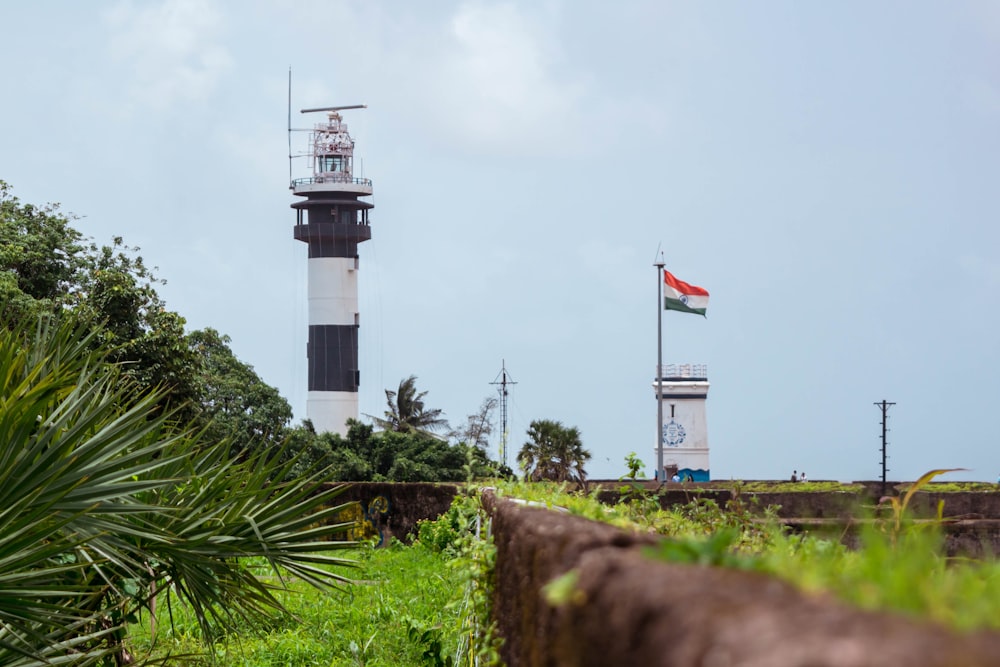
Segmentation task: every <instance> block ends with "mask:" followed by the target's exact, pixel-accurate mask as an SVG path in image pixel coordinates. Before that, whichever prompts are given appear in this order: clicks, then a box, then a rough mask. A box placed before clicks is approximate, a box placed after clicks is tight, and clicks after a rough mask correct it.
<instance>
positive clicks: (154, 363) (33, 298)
mask: <svg viewBox="0 0 1000 667" xmlns="http://www.w3.org/2000/svg"><path fill="white" fill-rule="evenodd" d="M71 219H72V218H71V216H66V215H63V214H62V213H60V212H59V207H58V205H48V206H45V207H36V206H32V205H31V204H23V203H21V202H20V201H19V200H18V199H17V198H16V197H14V196H13V195H12V194H11V190H10V186H9V185H7V184H6V183H4V182H3V181H0V317H3V318H4V320H3V321H4V322H6V323H8V324H10V323H18V322H25V321H32V322H33V321H35V319H36V318H37V317H38V316H39V315H41V314H43V313H44V314H49V315H53V316H58V317H71V318H75V319H77V320H79V321H81V322H83V323H84V324H85V325H86V326H87V327H88V328H89V329H91V330H93V331H96V332H97V335H96V336H95V337H94V338H92V339H91V340H92V344H93V345H94V346H95V349H97V348H100V349H102V350H104V352H105V354H107V355H108V356H109V360H110V361H112V362H115V363H118V364H120V365H121V367H120V371H119V372H120V373H122V374H123V376H125V377H127V378H128V379H129V380H131V381H134V382H135V383H136V385H137V387H138V389H137V391H136V394H142V393H145V392H149V391H152V390H153V389H154V388H157V389H159V391H157V396H158V401H159V407H160V409H161V410H162V411H163V412H164V413H167V412H170V413H172V414H173V415H174V420H175V421H176V422H178V423H182V424H188V423H192V422H193V421H194V420H196V419H200V420H202V423H208V422H210V421H212V420H214V422H212V425H211V426H210V427H209V429H210V431H211V434H212V436H213V437H216V438H222V437H232V438H234V439H235V442H234V447H235V448H236V449H238V450H241V451H242V450H244V449H247V448H248V447H253V446H255V445H254V444H253V443H254V442H258V443H260V442H263V443H266V444H267V445H268V446H277V445H278V444H279V442H280V440H281V438H282V437H283V435H284V433H283V431H284V428H285V427H286V425H287V423H288V421H289V420H290V419H291V408H290V407H289V406H288V403H287V402H286V401H285V400H284V399H283V398H281V396H280V395H279V394H278V392H277V390H276V389H274V388H273V387H270V386H268V385H267V384H265V383H264V382H262V381H261V379H260V378H259V377H258V376H257V374H256V373H254V372H253V368H252V367H250V366H248V365H247V364H244V363H242V362H241V361H239V360H238V359H237V358H236V357H235V355H233V354H232V351H231V350H230V349H229V347H228V343H229V339H228V338H227V337H226V336H223V335H221V334H219V333H218V332H216V331H214V330H212V329H207V330H205V331H204V332H194V333H192V334H190V335H187V334H185V329H184V326H185V321H184V318H183V317H181V316H180V315H179V314H177V313H176V312H173V311H171V310H168V309H167V307H166V304H165V303H164V301H163V300H162V299H161V298H160V296H159V294H158V293H157V291H156V287H157V286H158V285H161V284H163V283H164V281H163V280H160V279H159V278H157V277H156V276H155V275H154V273H153V270H152V269H150V268H149V267H147V266H146V264H145V262H144V261H143V258H142V256H141V255H140V254H139V249H138V248H134V247H129V246H128V245H126V244H125V242H124V240H123V239H122V238H121V237H115V238H113V239H112V241H111V244H110V245H103V246H97V245H96V244H94V243H93V242H90V241H89V240H88V239H85V238H84V237H83V236H82V235H81V234H80V232H78V231H77V230H75V229H73V227H72V226H71V224H70V223H71Z"/></svg>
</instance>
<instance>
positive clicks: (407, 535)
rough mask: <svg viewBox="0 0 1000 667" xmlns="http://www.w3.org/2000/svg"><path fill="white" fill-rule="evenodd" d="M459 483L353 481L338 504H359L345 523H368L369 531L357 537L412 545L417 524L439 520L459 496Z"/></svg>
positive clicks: (338, 500) (346, 517)
mask: <svg viewBox="0 0 1000 667" xmlns="http://www.w3.org/2000/svg"><path fill="white" fill-rule="evenodd" d="M458 489H459V487H458V486H457V485H455V484H423V483H415V484H405V483H402V482H350V483H349V485H348V487H347V489H346V490H345V491H344V493H343V494H342V495H341V496H340V497H339V498H338V499H337V502H356V503H357V504H358V506H357V510H358V511H357V512H354V513H351V516H345V517H343V519H344V520H350V519H358V520H360V521H362V523H363V522H365V521H367V522H368V524H369V526H368V527H367V530H368V532H367V533H365V534H361V535H356V536H354V537H373V536H377V537H379V541H380V542H388V540H389V538H391V537H395V538H396V539H398V540H400V541H404V542H409V541H411V540H412V538H413V537H414V536H415V533H416V528H417V522H418V521H420V520H421V519H436V518H437V517H438V516H440V515H441V514H443V513H444V512H446V511H447V510H448V508H449V507H451V501H452V500H453V499H454V498H455V494H456V493H458Z"/></svg>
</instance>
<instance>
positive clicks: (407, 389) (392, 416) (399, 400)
mask: <svg viewBox="0 0 1000 667" xmlns="http://www.w3.org/2000/svg"><path fill="white" fill-rule="evenodd" d="M426 395H427V392H426V391H422V392H419V393H417V376H416V375H411V376H410V377H408V378H406V379H404V380H400V382H399V389H398V390H396V391H392V390H391V389H386V390H385V401H386V403H387V405H388V407H389V409H388V410H386V411H385V412H384V413H383V414H384V415H385V417H384V418H382V417H372V416H371V415H368V417H369V418H371V420H372V421H374V422H375V424H376V425H378V426H380V427H382V429H384V430H386V431H397V432H399V433H420V434H423V435H428V436H431V437H435V436H434V434H433V431H436V430H437V429H440V428H446V427H447V426H448V420H446V419H445V418H444V417H443V416H442V412H441V410H438V409H437V408H435V409H433V410H428V409H427V408H426V407H425V406H424V396H426Z"/></svg>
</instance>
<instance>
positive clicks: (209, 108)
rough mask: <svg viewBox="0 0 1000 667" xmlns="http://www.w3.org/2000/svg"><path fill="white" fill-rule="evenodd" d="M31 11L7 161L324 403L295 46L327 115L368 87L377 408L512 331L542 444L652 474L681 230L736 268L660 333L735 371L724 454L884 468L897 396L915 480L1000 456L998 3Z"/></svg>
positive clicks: (274, 374)
mask: <svg viewBox="0 0 1000 667" xmlns="http://www.w3.org/2000/svg"><path fill="white" fill-rule="evenodd" d="M0 26H2V32H3V38H2V39H0V60H2V62H3V63H5V65H4V93H3V98H2V104H0V179H3V180H6V181H8V182H9V183H10V184H11V186H12V187H13V192H14V194H15V195H16V196H18V197H19V198H20V199H21V200H22V201H25V202H30V203H35V204H41V203H45V202H60V203H61V204H62V206H63V209H64V210H66V211H69V212H73V213H75V214H77V215H79V216H81V217H80V219H79V220H78V221H77V227H78V229H80V230H81V231H82V232H83V233H84V234H86V235H88V236H91V237H93V238H94V239H95V240H96V241H98V242H109V241H110V240H111V238H112V237H113V236H115V235H121V236H123V237H124V238H125V241H126V242H127V243H129V244H131V245H136V246H139V247H140V248H141V249H142V250H141V254H142V256H143V257H144V259H145V260H146V261H147V263H149V264H150V265H155V266H157V267H159V271H158V274H159V275H160V276H161V277H162V278H165V279H166V280H167V281H168V284H167V285H166V286H164V287H163V288H162V289H161V290H160V292H161V295H162V296H163V297H164V298H165V299H166V300H167V304H168V306H169V307H170V308H171V309H173V310H176V311H177V312H179V313H180V314H181V315H183V316H184V317H185V318H186V319H187V323H188V327H189V329H198V328H204V327H213V328H216V329H218V330H219V331H221V332H223V333H225V334H228V335H230V336H231V337H232V347H233V349H234V351H235V352H236V354H237V355H238V356H239V357H240V358H241V359H242V360H244V361H245V362H247V363H249V364H251V365H253V366H254V368H255V369H256V370H257V372H258V373H259V374H260V375H261V376H262V377H263V378H264V380H265V381H267V382H268V383H270V384H272V385H275V386H276V387H278V389H279V390H280V391H281V393H282V395H284V396H285V397H286V398H287V399H288V400H289V401H290V402H291V404H292V407H293V408H294V410H295V413H296V418H297V419H299V418H302V417H304V416H305V399H306V361H305V343H306V337H307V304H306V246H305V244H302V243H299V242H296V241H294V240H293V238H292V226H293V224H294V220H295V215H294V211H292V210H291V209H290V208H289V204H291V203H292V201H293V197H292V195H291V194H290V192H289V190H288V169H289V164H288V162H289V161H288V159H287V155H288V145H287V133H286V114H287V80H288V70H289V67H291V69H292V77H293V83H292V107H293V109H295V110H298V109H301V108H306V107H310V106H327V105H334V104H357V103H365V104H368V105H369V106H368V109H367V110H363V111H351V112H346V114H345V118H346V120H347V122H348V123H349V125H350V128H351V130H352V133H353V134H354V137H355V139H356V142H357V144H356V151H355V155H356V158H355V160H356V169H355V171H356V172H360V171H362V169H363V175H364V176H366V177H369V178H371V179H373V181H374V189H375V196H374V199H373V202H374V204H375V209H374V211H373V212H372V221H373V222H372V225H373V228H372V229H373V238H372V240H371V241H369V242H366V243H364V244H363V245H362V246H361V247H360V253H361V273H360V302H361V324H362V327H361V382H362V389H361V395H360V399H361V411H362V412H363V413H369V414H381V413H382V411H383V410H384V408H385V396H384V393H383V390H384V389H385V388H393V387H395V386H396V385H398V383H399V381H400V380H401V379H402V378H404V377H406V376H409V375H411V374H413V375H416V376H418V386H419V388H420V389H422V390H426V391H428V396H427V401H428V404H429V405H430V406H433V407H439V408H442V409H443V410H444V411H445V413H446V415H447V417H449V418H450V419H451V420H452V421H453V423H458V422H461V421H463V420H464V418H465V415H467V414H469V413H471V412H473V411H475V410H476V408H477V407H478V405H479V404H480V403H481V401H482V400H483V399H484V398H486V397H487V396H490V395H493V394H494V391H495V387H493V386H491V385H490V382H491V381H493V380H494V379H495V378H496V377H497V375H498V373H499V371H500V368H501V363H502V361H503V360H506V364H507V369H508V371H509V373H510V375H511V377H513V379H514V380H516V381H517V383H518V384H517V385H516V386H515V387H514V388H513V391H512V395H511V399H512V400H511V404H510V432H511V445H512V451H511V460H513V455H514V453H516V450H517V449H518V448H519V446H520V444H521V443H523V442H524V439H525V435H524V434H525V430H526V429H527V426H528V424H529V422H530V421H531V420H533V419H541V418H544V419H555V420H560V421H562V422H563V423H564V424H567V425H573V426H577V427H578V428H579V429H580V431H581V433H582V436H583V441H584V445H585V446H586V447H587V448H589V449H590V450H591V452H592V453H593V460H592V462H591V464H590V465H589V466H588V472H589V473H590V476H591V477H595V478H607V477H617V476H619V475H622V474H624V473H625V470H626V469H625V465H624V459H625V456H626V454H628V453H629V452H630V451H636V452H638V453H639V454H640V455H641V456H642V458H643V459H644V460H645V462H646V465H647V472H649V473H651V472H652V469H653V466H654V464H655V455H654V450H653V446H654V443H655V438H656V402H655V400H654V396H653V390H652V382H653V377H654V370H655V364H656V352H657V350H656V323H657V319H656V318H657V313H658V311H657V276H656V271H655V269H654V268H653V266H652V265H653V262H654V261H655V259H656V250H657V247H658V246H661V244H662V249H663V252H664V257H665V260H666V263H667V267H668V268H669V269H670V270H671V271H672V272H673V273H674V274H675V275H676V276H678V277H679V278H681V279H682V280H686V281H688V282H690V283H693V284H696V285H700V286H703V287H705V288H706V289H708V290H709V291H710V292H711V295H712V296H711V301H710V304H709V309H708V317H707V319H704V318H701V317H697V316H694V315H688V314H682V313H677V312H667V313H665V314H664V320H663V322H664V345H663V356H664V361H665V362H693V363H705V364H707V365H708V375H709V380H710V382H711V390H710V392H709V398H708V429H709V434H708V436H709V442H710V446H711V470H712V476H713V478H717V479H718V478H722V479H728V478H743V479H759V478H783V477H787V476H788V475H790V474H791V471H792V469H793V468H794V469H798V470H805V471H806V472H807V473H808V475H809V477H810V478H813V479H840V480H856V479H877V478H878V477H879V475H880V472H881V468H880V453H879V447H880V440H879V436H880V432H881V431H880V426H879V422H880V412H879V410H878V409H877V408H876V407H875V406H874V405H873V404H874V403H875V402H876V401H880V400H883V399H885V400H888V401H894V402H895V403H896V406H895V407H893V408H892V409H891V410H890V413H889V427H890V429H891V431H890V433H889V453H890V457H891V458H890V461H889V467H890V473H889V476H890V478H894V479H913V478H915V477H917V476H919V475H920V474H921V473H923V472H925V471H926V470H930V469H932V468H942V467H965V468H969V469H971V470H970V472H967V473H958V474H953V475H951V477H950V478H951V479H988V480H994V479H996V476H997V474H998V473H1000V456H998V446H997V440H998V436H997V415H998V414H1000V409H998V406H997V403H998V400H1000V332H998V324H1000V316H998V309H1000V231H998V222H1000V4H997V3H993V2H987V1H983V2H971V1H953V2H920V1H912V0H908V1H906V2H878V3H873V2H860V1H859V2H836V3H834V2H825V3H819V2H813V3H802V2H754V3H746V2H736V1H733V2H712V3H701V2H667V1H650V2H639V1H630V0H624V1H622V2H587V1H580V0H564V1H558V0H552V1H538V0H524V1H513V2H502V3H501V2H486V1H483V2H454V1H441V2H433V3H428V2H420V3H417V2H404V1H398V2H361V1H357V2H355V1H344V2H336V1H332V0H324V1H322V2H319V1H317V2H312V1H307V0H298V1H297V2H294V3H288V2H278V1H267V0H258V1H252V2H251V1H245V0H240V1H236V0H232V1H212V0H166V1H149V2H117V1H116V2H110V1H99V0H93V1H90V2H77V1H70V0H65V1H55V0H52V1H39V2H31V3H28V2H18V3H15V2H6V3H3V6H2V8H0ZM295 116H296V117H295V118H294V119H293V125H295V126H296V127H307V126H309V124H311V122H313V121H314V120H316V119H315V118H310V117H303V116H301V115H299V114H298V113H297V111H296V113H295ZM293 140H294V141H295V142H296V145H295V147H294V149H295V150H296V151H299V150H303V149H304V148H305V140H306V136H305V135H304V134H298V135H293ZM362 165H363V167H362ZM304 167H305V164H304V163H301V161H300V163H299V164H297V165H296V175H306V174H305V173H304V172H303V171H301V170H302V169H303V168H304ZM358 167H362V168H360V169H359V168H358Z"/></svg>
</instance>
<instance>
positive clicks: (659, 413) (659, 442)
mask: <svg viewBox="0 0 1000 667" xmlns="http://www.w3.org/2000/svg"><path fill="white" fill-rule="evenodd" d="M653 266H655V267H656V478H657V479H658V480H660V482H665V481H667V479H666V477H667V476H666V474H665V473H664V472H663V266H664V264H663V253H660V261H659V262H657V263H655V264H653Z"/></svg>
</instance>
